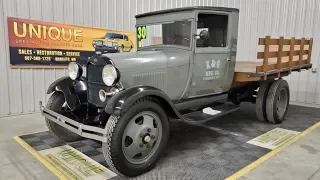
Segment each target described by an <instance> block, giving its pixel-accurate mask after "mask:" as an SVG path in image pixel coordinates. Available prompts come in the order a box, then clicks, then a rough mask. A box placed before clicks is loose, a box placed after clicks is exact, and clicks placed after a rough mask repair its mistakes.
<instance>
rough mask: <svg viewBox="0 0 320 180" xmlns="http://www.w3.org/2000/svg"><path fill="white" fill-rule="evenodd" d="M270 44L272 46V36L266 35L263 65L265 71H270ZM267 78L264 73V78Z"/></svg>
mask: <svg viewBox="0 0 320 180" xmlns="http://www.w3.org/2000/svg"><path fill="white" fill-rule="evenodd" d="M269 46H270V36H266V38H265V40H264V54H263V66H262V70H263V72H264V73H267V72H268V65H269V63H268V59H269ZM266 78H267V76H266V75H264V79H266Z"/></svg>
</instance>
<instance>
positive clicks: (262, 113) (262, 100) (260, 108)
mask: <svg viewBox="0 0 320 180" xmlns="http://www.w3.org/2000/svg"><path fill="white" fill-rule="evenodd" d="M271 84H272V82H262V83H261V84H260V87H259V91H258V94H257V98H256V115H257V118H258V119H259V120H260V121H265V122H267V121H268V119H267V113H266V101H267V97H268V91H269V88H270V86H271Z"/></svg>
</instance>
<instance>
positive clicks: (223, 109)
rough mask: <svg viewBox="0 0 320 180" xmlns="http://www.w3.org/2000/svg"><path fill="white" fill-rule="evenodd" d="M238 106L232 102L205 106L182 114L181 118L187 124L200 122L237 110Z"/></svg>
mask: <svg viewBox="0 0 320 180" xmlns="http://www.w3.org/2000/svg"><path fill="white" fill-rule="evenodd" d="M239 108H240V107H239V106H236V105H233V104H222V105H218V106H214V107H207V108H204V109H201V110H198V111H194V112H191V113H187V114H182V117H183V120H184V121H185V122H186V123H188V124H201V123H205V122H207V121H210V120H213V119H215V118H218V117H220V116H223V115H226V114H229V113H231V112H234V111H237V110H238V109H239Z"/></svg>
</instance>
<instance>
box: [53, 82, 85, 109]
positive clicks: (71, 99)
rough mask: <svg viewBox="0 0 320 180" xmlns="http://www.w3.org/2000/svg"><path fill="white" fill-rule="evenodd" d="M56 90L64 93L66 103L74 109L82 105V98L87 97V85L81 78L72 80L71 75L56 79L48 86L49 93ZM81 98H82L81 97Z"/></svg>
mask: <svg viewBox="0 0 320 180" xmlns="http://www.w3.org/2000/svg"><path fill="white" fill-rule="evenodd" d="M55 91H60V92H62V93H63V94H64V97H65V99H66V103H67V105H68V106H69V108H71V109H73V108H75V107H76V106H78V105H80V103H81V99H86V97H84V96H85V95H86V92H87V85H86V83H85V82H84V81H81V80H75V81H74V80H72V79H70V77H69V76H64V77H61V78H59V79H57V80H56V81H54V82H53V83H52V84H51V85H50V86H49V88H48V90H47V94H50V93H52V92H55ZM80 98H81V99H80Z"/></svg>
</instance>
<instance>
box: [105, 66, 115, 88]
mask: <svg viewBox="0 0 320 180" xmlns="http://www.w3.org/2000/svg"><path fill="white" fill-rule="evenodd" d="M117 79H118V73H117V70H116V68H115V67H114V66H113V65H111V64H107V65H105V66H104V67H103V70H102V80H103V82H104V83H105V84H106V85H107V86H112V85H114V84H115V83H116V81H117Z"/></svg>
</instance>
